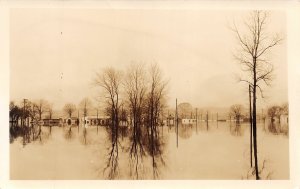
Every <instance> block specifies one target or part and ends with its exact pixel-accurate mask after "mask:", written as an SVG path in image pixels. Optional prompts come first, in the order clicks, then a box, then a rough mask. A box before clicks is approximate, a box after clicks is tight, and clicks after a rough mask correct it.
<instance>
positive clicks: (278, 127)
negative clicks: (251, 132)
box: [268, 121, 289, 135]
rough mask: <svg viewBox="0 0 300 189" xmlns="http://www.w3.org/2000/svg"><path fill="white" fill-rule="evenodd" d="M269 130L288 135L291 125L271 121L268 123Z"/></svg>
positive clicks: (273, 132) (276, 133)
mask: <svg viewBox="0 0 300 189" xmlns="http://www.w3.org/2000/svg"><path fill="white" fill-rule="evenodd" d="M268 131H269V132H270V133H272V134H275V135H278V134H283V135H288V133H289V127H288V125H287V124H280V123H277V122H274V121H271V122H270V123H269V124H268Z"/></svg>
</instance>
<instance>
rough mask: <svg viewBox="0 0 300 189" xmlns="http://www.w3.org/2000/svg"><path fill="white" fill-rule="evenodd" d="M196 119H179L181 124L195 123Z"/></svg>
mask: <svg viewBox="0 0 300 189" xmlns="http://www.w3.org/2000/svg"><path fill="white" fill-rule="evenodd" d="M196 121H197V120H196V119H182V120H181V123H182V124H183V125H187V124H194V123H196Z"/></svg>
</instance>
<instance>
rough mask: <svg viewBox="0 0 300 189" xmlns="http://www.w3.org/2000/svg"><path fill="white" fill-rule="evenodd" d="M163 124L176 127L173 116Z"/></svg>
mask: <svg viewBox="0 0 300 189" xmlns="http://www.w3.org/2000/svg"><path fill="white" fill-rule="evenodd" d="M163 124H164V125H166V126H174V125H175V118H174V116H172V115H171V114H170V115H169V116H168V117H167V118H166V119H164V120H163Z"/></svg>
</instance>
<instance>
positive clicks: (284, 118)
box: [280, 114, 289, 124]
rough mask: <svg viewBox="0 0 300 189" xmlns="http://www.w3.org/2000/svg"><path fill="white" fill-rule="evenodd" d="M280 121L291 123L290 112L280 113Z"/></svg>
mask: <svg viewBox="0 0 300 189" xmlns="http://www.w3.org/2000/svg"><path fill="white" fill-rule="evenodd" d="M280 123H282V124H288V123H289V115H288V114H282V115H280Z"/></svg>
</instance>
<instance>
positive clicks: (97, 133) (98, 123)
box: [97, 106, 123, 134]
mask: <svg viewBox="0 0 300 189" xmlns="http://www.w3.org/2000/svg"><path fill="white" fill-rule="evenodd" d="M122 107H123V106H122ZM122 111H123V110H122ZM98 125H99V120H98V109H97V134H98Z"/></svg>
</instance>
